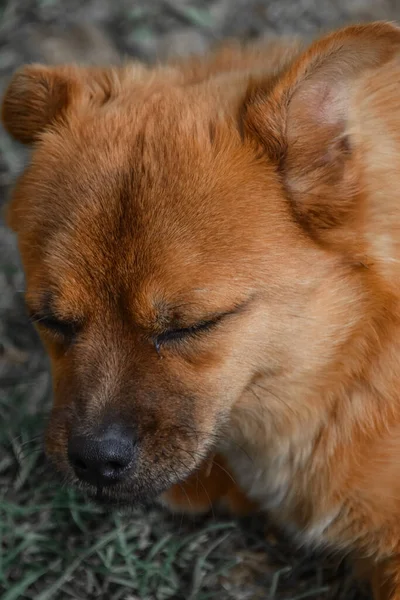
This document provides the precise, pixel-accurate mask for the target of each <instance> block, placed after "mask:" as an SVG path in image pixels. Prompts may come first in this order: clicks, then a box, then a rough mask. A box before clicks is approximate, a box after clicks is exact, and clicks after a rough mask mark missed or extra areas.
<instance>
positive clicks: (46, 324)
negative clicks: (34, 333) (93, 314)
mask: <svg viewBox="0 0 400 600" xmlns="http://www.w3.org/2000/svg"><path fill="white" fill-rule="evenodd" d="M30 321H31V323H34V324H36V325H38V326H39V327H43V328H45V329H46V330H47V331H49V332H51V333H52V334H53V335H60V336H63V337H71V336H73V335H74V334H75V333H76V331H77V330H78V328H79V325H78V323H76V322H74V321H67V320H63V319H60V318H58V317H56V316H55V315H50V314H49V315H46V314H42V313H39V312H31V316H30Z"/></svg>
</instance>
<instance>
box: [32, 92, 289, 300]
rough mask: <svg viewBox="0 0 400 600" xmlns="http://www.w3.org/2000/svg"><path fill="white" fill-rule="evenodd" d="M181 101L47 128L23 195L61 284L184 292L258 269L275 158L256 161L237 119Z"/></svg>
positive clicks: (273, 190) (275, 188) (75, 118)
mask: <svg viewBox="0 0 400 600" xmlns="http://www.w3.org/2000/svg"><path fill="white" fill-rule="evenodd" d="M175 100H176V101H175V103H171V102H167V101H166V100H165V99H163V98H162V97H161V96H160V97H158V98H157V100H154V101H153V102H149V105H148V106H146V107H145V108H143V109H142V110H140V109H139V108H135V107H134V106H132V107H131V109H130V110H129V111H128V110H127V109H126V107H125V109H124V110H122V109H121V106H119V105H118V104H117V105H116V106H115V108H114V109H113V107H109V108H108V110H107V111H106V110H105V111H104V112H102V111H101V110H100V109H99V111H97V112H94V113H88V114H83V115H72V116H71V120H70V122H67V123H66V124H65V125H64V126H60V128H59V129H55V130H54V131H52V132H49V133H48V134H46V135H44V136H43V140H42V143H41V144H40V145H39V146H38V148H37V150H36V153H35V154H34V156H33V162H32V167H31V169H30V172H29V173H28V176H27V179H26V181H25V183H26V186H27V188H26V189H25V191H24V193H25V194H29V195H30V196H31V197H32V199H31V200H30V201H29V205H30V208H29V211H30V213H31V214H29V220H30V221H31V222H32V221H36V233H35V238H34V243H35V244H36V245H37V244H39V245H40V246H41V247H42V253H41V255H42V257H44V263H45V264H46V266H47V270H48V271H49V272H50V273H51V278H52V280H53V281H54V279H56V280H57V281H56V282H55V285H56V286H57V287H60V286H64V288H65V287H68V288H69V289H72V288H74V289H75V290H76V291H77V292H78V291H79V288H85V287H88V286H89V284H90V286H91V287H92V288H94V287H96V288H97V289H98V290H99V293H100V289H101V288H102V289H104V288H105V287H108V288H109V287H110V284H111V285H112V287H113V288H114V289H117V288H118V287H122V286H125V288H126V287H129V286H130V287H132V286H134V287H135V288H136V291H137V292H138V291H139V290H144V289H146V290H147V291H149V294H150V295H153V297H155V296H157V294H158V296H159V297H161V296H162V288H163V287H164V289H165V288H167V287H168V289H169V290H170V291H171V292H173V291H176V292H177V294H178V295H179V292H180V291H181V290H182V289H195V288H203V287H204V286H205V285H206V282H207V280H213V279H214V280H216V281H218V280H219V279H220V277H222V274H224V277H225V275H226V274H228V277H230V276H231V275H237V276H239V271H240V269H241V268H242V269H243V271H244V272H248V267H247V264H248V263H247V259H246V256H247V255H248V251H251V252H254V248H252V246H253V245H254V244H256V242H257V240H258V242H257V243H258V244H259V245H260V241H261V244H262V243H263V242H262V240H263V239H267V238H268V236H266V235H265V233H266V230H265V233H264V234H263V235H260V229H261V228H262V226H263V225H262V224H263V223H265V224H266V223H269V225H268V229H270V231H271V232H272V235H274V233H275V232H276V231H277V228H276V227H275V225H274V224H273V222H272V221H271V219H273V218H275V217H273V215H274V214H275V211H274V210H272V211H271V206H272V205H273V200H272V199H273V198H274V197H275V198H277V197H278V196H279V185H278V184H277V178H276V176H275V173H274V169H273V168H272V166H271V168H270V169H268V165H267V164H265V163H264V164H263V165H262V166H260V165H259V164H256V160H255V158H254V155H253V154H252V151H251V150H249V149H248V148H247V149H246V147H245V146H244V145H243V141H242V139H241V137H240V134H239V132H238V131H237V130H236V129H235V128H234V127H232V126H231V125H228V124H227V123H224V122H218V121H215V120H214V121H212V120H210V115H209V114H207V113H206V112H205V114H203V115H201V114H198V113H197V104H196V102H195V101H193V105H192V104H190V103H187V102H183V101H182V100H181V99H180V98H179V97H178V98H175ZM266 191H267V192H268V193H269V198H268V201H266V197H265V192H266ZM249 203H251V204H252V208H253V209H254V210H251V211H250V210H248V207H249ZM244 228H246V231H247V235H246V236H243V230H244ZM256 231H257V232H258V233H256ZM258 250H261V249H260V248H259V249H258ZM259 256H260V257H261V252H260V254H259ZM216 257H218V260H216ZM41 260H42V259H41ZM43 266H44V265H43V264H42V265H41V269H43ZM151 290H152V292H151ZM153 292H154V293H153ZM96 293H97V292H96Z"/></svg>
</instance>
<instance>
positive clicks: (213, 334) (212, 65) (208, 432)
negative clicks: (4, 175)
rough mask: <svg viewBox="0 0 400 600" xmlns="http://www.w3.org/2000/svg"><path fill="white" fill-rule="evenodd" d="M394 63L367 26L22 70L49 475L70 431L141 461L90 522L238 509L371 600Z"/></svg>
mask: <svg viewBox="0 0 400 600" xmlns="http://www.w3.org/2000/svg"><path fill="white" fill-rule="evenodd" d="M399 51H400V31H399V30H398V29H397V28H395V27H394V26H392V25H390V24H386V23H378V24H372V25H366V26H357V27H348V28H345V29H343V30H340V31H338V32H335V33H333V34H331V35H329V36H325V37H324V38H322V39H321V40H319V41H317V42H315V43H314V44H312V45H311V47H310V48H308V49H306V50H305V51H304V52H302V51H301V49H300V46H299V44H298V43H297V42H288V41H287V40H286V41H274V42H272V43H271V44H270V45H269V46H268V45H266V46H263V47H250V48H248V49H246V48H245V49H242V48H240V47H238V46H230V47H229V48H228V49H222V50H220V51H218V52H217V53H216V54H214V55H212V56H211V57H208V58H205V59H191V60H190V61H188V62H186V63H185V62H177V63H175V64H170V65H168V66H167V67H161V66H160V67H157V68H154V69H147V68H145V67H143V66H142V65H128V66H126V67H124V68H121V69H113V70H112V69H97V68H96V69H94V68H92V69H84V68H78V67H73V66H71V67H54V68H53V67H52V68H46V67H43V66H40V65H38V66H31V67H25V68H24V69H23V70H22V71H20V72H19V73H17V74H16V75H15V77H14V79H13V80H12V82H11V84H10V87H9V89H8V91H7V93H6V95H5V98H4V102H3V121H4V124H5V126H6V128H7V129H8V131H9V132H10V133H11V134H12V135H13V136H14V137H16V138H17V139H19V140H20V141H23V142H25V143H33V144H34V146H33V148H34V151H33V155H32V162H31V164H30V166H29V167H28V168H27V170H26V172H25V173H24V174H23V176H22V177H21V179H20V181H19V182H18V184H17V186H16V189H15V192H14V197H13V201H12V203H11V206H10V211H9V222H10V224H11V226H12V227H13V228H14V229H15V230H16V232H17V234H18V239H19V247H20V251H21V255H22V259H23V261H24V266H25V271H26V277H27V293H26V299H27V304H28V306H29V308H30V310H31V312H32V313H33V315H34V316H35V315H36V316H37V317H38V319H39V320H38V328H39V331H40V333H41V335H42V337H43V340H44V343H45V345H46V348H47V350H48V352H49V355H50V357H51V360H52V367H53V377H54V392H55V393H54V395H55V401H54V410H53V416H52V420H51V423H50V427H49V429H48V436H47V452H48V454H49V456H50V458H51V459H52V460H53V461H54V462H55V464H56V466H57V467H58V468H59V469H60V470H61V471H62V472H64V474H66V475H69V476H70V477H71V480H73V475H72V470H71V468H70V466H69V464H68V461H67V456H66V444H67V440H68V436H69V435H70V434H71V431H74V432H76V431H79V432H80V433H85V432H88V433H90V431H91V430H92V429H93V428H94V427H95V426H97V425H98V424H99V423H101V422H102V421H103V420H105V419H106V420H107V419H123V420H124V421H126V422H128V423H130V424H131V425H132V427H134V428H135V430H136V432H137V435H138V437H139V440H140V445H139V455H138V460H137V463H136V464H135V469H132V472H131V473H130V474H129V478H128V480H127V482H125V483H124V484H123V485H122V484H121V485H118V486H117V487H115V488H113V490H112V491H111V492H107V495H108V496H109V497H110V499H112V500H117V501H125V502H133V501H136V500H138V499H140V498H142V497H147V496H149V495H150V496H156V495H160V494H161V496H162V500H163V501H164V502H167V503H169V504H170V505H171V506H172V507H175V508H176V509H183V508H186V509H188V510H207V509H209V507H210V504H213V503H214V502H218V501H220V500H222V501H223V502H224V504H225V505H228V506H229V507H230V508H231V509H232V510H234V511H239V512H240V511H244V510H246V509H250V508H253V507H254V506H257V507H259V508H261V509H265V510H268V511H270V512H271V513H272V514H273V515H274V516H275V518H276V519H279V520H280V521H281V522H282V523H284V524H285V525H286V526H287V527H288V529H289V530H291V531H292V532H293V533H294V534H295V535H297V536H298V538H299V539H300V540H301V541H305V542H309V543H313V544H326V545H330V546H332V547H334V548H338V549H343V550H345V551H352V552H354V553H355V554H357V555H358V556H359V557H360V558H365V559H368V560H369V561H370V564H371V562H372V564H373V565H374V567H376V568H374V575H373V585H374V590H375V595H376V598H385V599H391V600H395V599H398V598H400V565H399V561H400V525H399V515H400V477H399V475H400V468H399V458H398V457H399V455H400V404H399V401H398V379H399V373H400V319H399V317H400V312H399V299H400V294H399V289H400V288H399V283H400V282H399V277H400V247H399V244H400V241H399V240H400V235H399V234H400V232H399V228H400V209H399V204H398V192H397V190H398V184H399V175H398V173H399V165H398V161H399V160H400V133H399V132H400V127H399V125H400V123H399V115H400V111H399V108H398V102H399V100H398V95H399V94H398V90H399V83H400V69H399ZM219 317H221V318H220V320H218V323H217V324H216V325H215V326H214V327H213V328H210V329H208V330H204V331H202V332H198V333H196V334H195V335H193V336H190V335H187V336H186V337H185V338H183V339H179V340H177V339H174V340H171V339H170V340H169V341H168V340H166V339H165V338H164V337H162V336H163V335H164V332H165V331H169V330H171V329H174V330H176V329H181V328H186V327H190V326H192V325H195V324H197V323H200V322H204V321H208V320H212V319H215V318H218V319H219ZM55 318H56V319H58V320H61V321H62V322H63V325H62V327H61V330H60V327H59V326H58V325H57V331H56V332H55V331H54V323H53V325H52V323H51V321H50V323H49V321H48V319H53V320H54V319H55ZM41 319H45V320H44V321H41ZM46 319H47V321H46ZM157 336H158V337H157ZM159 336H161V338H160V337H159ZM160 339H161V342H160ZM215 452H217V453H219V456H218V457H217V458H215V459H214V460H215V464H212V463H210V460H212V458H207V457H210V456H211V457H212V456H213V455H214V453H215ZM204 461H205V462H204ZM232 478H233V479H234V481H235V482H237V483H235V484H233V481H232ZM196 482H197V483H199V484H201V485H200V486H199V485H197V484H196ZM174 485H175V487H173V486H174ZM200 488H201V491H199V490H200ZM241 490H243V491H244V493H245V495H244V493H243V492H242V491H241ZM369 570H370V568H369Z"/></svg>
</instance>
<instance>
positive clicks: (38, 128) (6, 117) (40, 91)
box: [2, 65, 80, 144]
mask: <svg viewBox="0 0 400 600" xmlns="http://www.w3.org/2000/svg"><path fill="white" fill-rule="evenodd" d="M79 89H80V77H79V76H78V69H77V68H74V67H46V66H44V65H30V66H25V67H22V68H21V69H20V70H18V71H17V72H16V73H15V75H14V77H13V78H12V80H11V82H10V84H9V86H8V88H7V90H6V92H5V95H4V98H3V104H2V121H3V125H4V127H5V129H6V130H7V131H8V133H10V135H12V136H13V137H14V138H15V139H16V140H18V141H19V142H22V143H23V144H31V143H33V142H34V141H36V140H37V139H38V136H39V135H40V134H41V133H42V131H44V129H46V127H48V126H49V125H50V124H51V123H52V122H53V121H54V119H55V118H56V117H58V116H60V115H61V114H62V113H63V111H64V110H65V109H66V108H67V106H68V105H69V103H70V101H71V98H72V97H73V95H74V94H79Z"/></svg>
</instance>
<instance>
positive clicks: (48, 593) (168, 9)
mask: <svg viewBox="0 0 400 600" xmlns="http://www.w3.org/2000/svg"><path fill="white" fill-rule="evenodd" d="M398 17H400V0H142V1H141V2H140V1H135V0H87V1H84V0H81V1H79V0H36V1H28V0H19V1H18V0H8V1H7V0H0V92H1V91H2V90H4V86H5V85H6V83H7V81H8V79H9V77H10V75H11V74H12V72H13V70H14V69H15V68H17V67H18V66H19V65H21V64H22V63H25V62H34V61H41V62H47V63H56V62H67V61H79V62H85V63H92V64H93V63H94V64H96V63H97V64H100V63H113V62H117V61H119V60H120V58H121V57H129V56H132V57H136V58H140V59H142V60H144V61H150V62H154V61H156V60H158V59H165V58H166V57H168V56H176V55H181V56H183V55H187V54H190V53H194V52H195V53H202V52H205V51H206V50H207V49H208V48H210V47H211V46H212V45H214V44H215V43H218V42H219V41H221V40H222V39H224V38H226V37H232V36H234V37H240V38H243V39H250V38H253V39H255V38H257V37H261V36H268V35H269V34H271V33H274V34H276V33H285V34H288V33H289V34H290V33H294V34H302V35H304V36H307V37H312V36H315V35H316V34H318V33H320V32H321V31H324V30H326V29H330V28H334V27H337V26H339V25H341V24H343V23H349V22H354V21H367V20H375V19H390V20H394V19H397V18H398ZM28 158H29V157H28V155H27V152H26V150H25V149H24V148H21V147H20V146H18V145H17V144H15V143H12V142H11V141H10V140H9V138H8V137H7V135H6V134H5V133H4V131H2V130H0V206H1V208H3V207H4V204H5V202H6V200H7V196H8V194H9V190H10V187H11V186H12V185H13V182H14V181H15V178H16V176H17V174H18V173H19V172H20V171H21V169H22V168H23V165H24V164H25V161H26V160H27V159H28ZM23 290H24V280H23V275H22V273H21V269H20V265H19V262H18V256H17V252H16V247H15V240H14V237H13V235H12V234H11V232H9V231H8V230H7V229H6V227H5V225H4V221H3V220H1V219H0V600H17V599H19V598H22V599H32V600H33V599H34V600H67V599H70V598H73V599H76V600H78V599H79V600H91V599H95V598H96V599H97V598H99V599H104V600H117V599H121V600H139V599H140V600H164V599H165V600H166V599H174V600H206V599H211V598H218V599H219V600H247V599H249V600H250V599H251V600H256V599H258V598H259V599H271V600H273V599H280V600H302V599H306V598H313V599H319V600H328V599H330V600H356V599H357V600H363V599H364V600H368V598H369V596H368V591H366V590H362V589H360V588H359V587H357V586H356V584H355V583H354V582H353V580H352V577H351V574H350V571H349V569H348V567H347V565H346V563H345V562H340V561H339V559H338V558H337V557H332V556H329V555H325V556H322V555H310V554H308V553H307V552H306V551H305V550H304V549H303V550H301V549H300V550H299V549H296V548H294V547H293V546H292V545H291V544H290V542H288V541H287V540H286V539H285V538H284V537H283V536H282V534H281V533H279V532H277V531H275V529H274V527H273V524H271V523H268V522H267V521H266V520H263V519H259V518H258V519H252V520H246V521H245V522H236V521H235V522H234V521H231V520H226V519H225V520H223V519H220V518H217V517H215V516H213V515H211V516H210V517H208V518H205V519H200V520H196V521H194V520H193V519H187V518H185V519H184V518H180V517H171V516H169V515H166V514H164V513H162V512H161V511H160V510H159V509H157V508H151V509H147V510H146V511H145V510H137V511H133V512H132V513H131V514H129V515H127V514H118V513H113V514H108V513H106V512H104V511H102V510H100V509H99V508H98V507H95V506H93V505H91V504H89V503H88V502H87V501H86V500H85V499H84V498H83V497H81V496H80V495H79V494H78V493H77V492H75V491H71V490H69V489H66V488H64V487H62V486H61V485H60V484H59V483H57V482H56V481H55V480H54V479H53V478H52V477H51V474H50V473H49V472H48V467H47V465H46V462H45V460H44V457H43V454H42V434H43V428H44V423H45V419H46V414H47V410H48V406H49V401H50V398H51V387H50V379H49V374H48V365H47V362H46V358H45V356H44V354H43V351H42V349H41V346H40V343H39V341H38V338H37V336H36V334H35V332H34V330H33V328H32V326H31V325H30V323H29V321H28V319H27V317H26V314H25V310H24V302H23Z"/></svg>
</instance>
